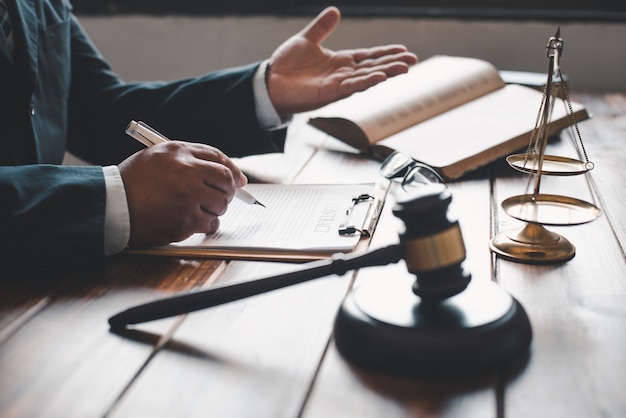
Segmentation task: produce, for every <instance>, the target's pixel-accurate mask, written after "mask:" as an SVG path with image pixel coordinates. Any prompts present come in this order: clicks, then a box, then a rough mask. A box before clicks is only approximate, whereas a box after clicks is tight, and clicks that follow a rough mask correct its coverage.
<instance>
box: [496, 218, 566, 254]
mask: <svg viewBox="0 0 626 418" xmlns="http://www.w3.org/2000/svg"><path fill="white" fill-rule="evenodd" d="M489 247H490V248H491V251H493V252H494V253H496V254H499V255H501V256H502V257H504V258H506V259H509V260H511V261H517V262H520V263H533V264H547V263H556V262H563V261H567V260H570V259H572V258H573V257H574V255H575V254H576V248H575V247H574V245H573V244H572V243H571V242H569V241H568V240H567V239H566V238H565V237H563V236H562V235H559V234H557V233H554V232H550V231H548V230H547V229H546V228H544V227H543V225H540V224H537V223H528V224H526V225H525V226H524V227H522V228H521V229H518V230H514V231H506V232H503V233H501V234H499V235H498V236H496V237H495V238H494V239H493V240H491V243H490V244H489Z"/></svg>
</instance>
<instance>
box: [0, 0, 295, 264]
mask: <svg viewBox="0 0 626 418" xmlns="http://www.w3.org/2000/svg"><path fill="white" fill-rule="evenodd" d="M7 1H8V3H9V7H10V10H11V18H12V20H13V26H14V37H15V50H14V51H13V53H11V52H10V51H9V49H8V46H7V42H6V39H5V37H4V35H3V34H2V33H0V263H2V264H5V263H7V262H10V263H15V262H16V260H20V259H28V260H43V264H49V263H53V264H61V265H62V264H64V263H66V261H67V260H78V259H83V260H98V259H101V258H102V255H103V231H104V230H103V227H104V209H105V203H106V194H105V189H104V180H103V177H102V171H101V169H100V168H98V167H67V166H60V165H59V164H60V163H61V161H62V159H63V156H64V152H65V151H66V150H69V151H71V152H73V153H74V154H76V155H77V156H79V157H81V158H83V159H85V160H87V161H89V162H91V163H94V164H96V165H108V164H117V163H119V162H120V161H122V160H123V159H124V158H125V157H127V156H128V155H130V154H132V153H133V152H136V151H137V150H139V149H141V145H140V144H138V143H136V142H135V141H133V140H132V139H131V138H130V137H128V136H127V135H126V134H125V133H124V129H125V127H126V125H127V124H128V122H129V121H130V120H131V119H135V120H143V121H145V122H147V123H148V124H150V125H152V126H154V127H155V128H156V129H157V130H159V131H161V132H163V133H164V134H165V135H167V136H169V137H171V138H184V139H188V140H193V141H198V142H205V143H208V144H211V145H213V146H215V147H218V148H220V149H221V150H222V151H224V152H225V153H226V154H227V155H230V156H242V155H247V154H252V153H264V152H275V151H281V150H282V148H283V144H284V137H285V132H284V131H279V132H273V133H270V132H267V131H264V130H262V129H261V128H260V127H259V126H258V122H257V119H256V116H255V108H254V98H253V90H252V78H253V74H254V72H255V70H256V68H257V65H258V64H256V65H251V66H248V67H242V68H236V69H230V70H227V71H223V72H217V73H212V74H208V75H204V76H201V77H197V78H190V79H183V80H177V81H173V82H152V83H125V82H124V81H122V80H121V79H120V78H119V77H118V76H117V75H116V74H115V73H113V72H112V70H111V68H110V66H109V65H108V63H107V62H106V61H105V59H104V58H103V57H102V56H101V55H100V53H99V52H98V51H97V50H96V48H95V47H94V46H93V44H92V43H91V41H90V40H89V39H88V37H87V35H86V34H85V33H84V31H83V30H82V29H81V27H80V25H79V23H78V21H77V20H76V18H75V17H74V16H73V14H72V11H71V5H70V3H69V1H68V0H7ZM0 267H1V266H0Z"/></svg>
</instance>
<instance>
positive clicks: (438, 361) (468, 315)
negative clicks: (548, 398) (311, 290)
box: [335, 275, 532, 379]
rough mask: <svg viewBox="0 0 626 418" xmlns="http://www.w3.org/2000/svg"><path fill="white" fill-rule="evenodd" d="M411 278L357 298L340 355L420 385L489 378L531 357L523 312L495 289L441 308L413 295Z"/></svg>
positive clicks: (338, 331)
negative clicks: (431, 380) (422, 381)
mask: <svg viewBox="0 0 626 418" xmlns="http://www.w3.org/2000/svg"><path fill="white" fill-rule="evenodd" d="M414 281H415V278H414V277H413V276H411V275H407V276H406V277H403V278H400V279H396V278H394V279H393V280H388V281H381V282H372V283H369V284H368V285H364V286H362V287H360V288H357V289H356V290H354V291H353V292H351V293H350V294H349V295H348V296H347V297H346V299H345V301H344V303H343V304H342V306H341V308H340V310H339V312H338V314H337V317H336V319H335V342H336V345H337V349H338V350H339V352H340V353H341V354H342V355H343V357H344V358H345V359H346V360H348V361H349V362H350V363H353V364H354V365H356V366H359V367H362V368H363V369H367V370H372V371H378V372H384V373H390V374H393V375H398V376H405V377H418V378H436V379H440V378H444V379H446V378H457V377H470V376H476V375H482V374H485V373H488V372H492V371H495V370H498V369H501V368H503V367H509V366H513V365H514V364H515V363H519V362H520V360H522V359H524V358H526V354H527V353H528V347H529V345H530V341H531V339H532V331H531V327H530V322H529V320H528V316H527V315H526V312H525V311H524V308H523V307H522V305H521V304H520V303H519V302H517V301H516V300H515V299H514V298H513V297H511V296H510V295H509V294H508V293H506V292H505V291H504V290H502V288H500V287H499V286H498V285H496V284H495V283H492V282H485V283H483V284H475V283H471V284H470V285H469V286H468V288H467V289H466V290H465V291H463V292H461V293H460V294H458V295H456V296H453V297H451V298H449V299H446V300H444V301H442V302H440V303H425V302H423V301H422V300H421V299H420V298H419V297H418V296H416V295H415V294H414V293H413V291H412V285H413V282H414Z"/></svg>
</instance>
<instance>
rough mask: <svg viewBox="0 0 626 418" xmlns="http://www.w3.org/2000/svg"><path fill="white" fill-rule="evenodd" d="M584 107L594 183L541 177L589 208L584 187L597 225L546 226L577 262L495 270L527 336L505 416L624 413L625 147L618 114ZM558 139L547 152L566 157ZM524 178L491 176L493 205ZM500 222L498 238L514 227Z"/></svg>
mask: <svg viewBox="0 0 626 418" xmlns="http://www.w3.org/2000/svg"><path fill="white" fill-rule="evenodd" d="M585 102H586V103H590V109H591V110H592V112H593V113H594V118H593V119H592V120H590V121H585V122H583V123H581V124H580V125H581V126H580V127H581V131H582V132H583V134H584V137H583V141H584V143H585V145H586V148H587V151H588V153H589V155H590V159H592V160H593V161H594V162H595V163H596V167H595V168H594V170H593V171H592V172H591V173H590V177H591V180H590V182H589V183H588V182H587V179H586V178H585V176H574V177H568V178H546V182H545V186H546V187H545V189H546V190H553V191H554V190H555V191H556V192H557V193H558V194H562V195H570V196H573V197H579V198H582V199H585V200H587V201H590V202H593V201H594V196H593V195H592V194H591V191H590V188H589V186H590V185H591V187H593V188H595V190H594V191H595V193H596V194H597V195H598V196H599V199H598V200H599V201H598V202H597V203H598V204H599V205H600V206H601V209H602V211H603V216H602V217H600V218H599V219H597V220H595V221H594V222H592V223H589V224H585V225H577V226H567V227H548V229H550V230H552V231H554V232H557V233H560V234H562V235H563V236H565V237H566V238H567V239H568V240H570V241H571V242H572V243H573V244H574V245H575V246H576V247H577V253H576V255H575V257H574V258H573V259H572V260H570V261H568V262H566V263H560V264H555V265H527V264H519V263H514V262H510V261H504V260H498V262H497V278H498V282H499V283H501V284H502V285H503V286H504V287H505V288H506V289H507V290H508V291H510V292H511V293H512V294H513V295H514V296H515V297H517V298H518V299H519V300H520V301H521V302H522V304H523V305H524V307H525V308H526V310H527V312H528V314H529V316H530V320H531V323H532V326H533V332H534V340H533V344H532V354H531V357H530V360H529V364H528V365H527V367H526V369H525V370H524V371H523V373H522V374H521V375H520V376H518V377H517V378H516V379H515V380H513V381H511V382H509V383H508V384H507V388H506V393H505V399H506V402H505V416H507V417H528V416H546V417H552V416H567V417H590V416H624V414H626V396H624V391H623V388H624V387H626V373H624V371H626V359H625V357H624V355H623V353H624V352H626V331H625V330H626V305H624V303H623V302H624V300H626V281H624V277H626V264H625V260H624V253H623V246H620V242H619V240H618V237H617V236H620V237H621V238H620V239H623V236H624V235H623V232H618V233H617V235H616V233H615V232H614V230H613V229H612V225H615V224H616V222H615V221H617V220H618V219H620V221H618V222H617V223H619V222H622V221H623V213H624V200H623V199H624V197H623V193H616V190H619V189H622V190H623V186H624V181H623V180H624V177H623V170H616V167H615V166H614V164H619V161H620V157H619V156H620V155H624V152H625V148H624V142H623V139H621V140H619V141H621V142H615V141H616V140H617V138H618V137H619V136H620V135H619V132H620V131H621V130H622V128H621V127H620V123H621V122H620V119H621V118H622V117H623V113H624V112H623V109H622V110H619V109H618V110H616V109H615V108H614V107H612V106H608V107H605V105H607V103H599V102H596V101H594V100H588V99H587V100H585ZM616 120H617V121H618V123H617V124H616V125H613V122H614V121H616ZM609 121H610V123H609ZM613 129H615V131H614V130H613ZM562 138H564V139H562V140H561V141H560V142H558V143H556V144H551V145H550V146H549V151H550V153H554V154H557V155H558V154H561V153H567V152H568V149H567V148H568V147H571V142H570V141H569V140H568V139H567V138H566V135H562ZM621 138H623V136H622V137H621ZM616 157H617V158H616ZM524 177H525V176H520V175H511V176H508V177H507V176H505V175H501V176H498V177H497V180H496V184H495V195H496V196H498V200H501V199H503V198H505V197H507V196H509V195H512V194H515V193H519V192H520V190H523V188H524V187H525V185H526V179H525V178H524ZM543 185H544V183H543V182H542V189H541V191H542V192H544V187H543ZM545 192H547V191H545ZM620 205H621V206H620ZM497 223H498V226H499V229H500V230H505V229H509V228H513V227H515V226H517V225H520V224H521V223H520V222H518V221H514V220H511V218H509V217H508V216H507V215H506V214H504V213H503V212H502V211H501V210H499V211H498V222H497ZM622 242H623V241H622ZM622 245H623V244H622ZM538 405H540V406H541V407H540V409H538Z"/></svg>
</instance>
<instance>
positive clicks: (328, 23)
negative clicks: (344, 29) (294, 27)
mask: <svg viewBox="0 0 626 418" xmlns="http://www.w3.org/2000/svg"><path fill="white" fill-rule="evenodd" d="M340 20H341V13H340V12H339V9H337V8H336V7H333V6H331V7H327V8H326V9H324V10H323V11H322V12H321V13H320V14H319V15H317V17H316V18H315V19H313V20H312V21H311V22H310V23H309V24H308V25H307V26H306V27H305V28H304V29H302V31H301V32H300V33H301V34H302V36H304V37H305V38H306V39H307V40H309V41H311V42H313V43H314V44H318V45H319V44H321V43H322V42H324V40H325V39H326V38H328V36H330V34H331V33H333V31H334V30H335V28H336V27H337V25H338V24H339V21H340Z"/></svg>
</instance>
